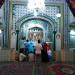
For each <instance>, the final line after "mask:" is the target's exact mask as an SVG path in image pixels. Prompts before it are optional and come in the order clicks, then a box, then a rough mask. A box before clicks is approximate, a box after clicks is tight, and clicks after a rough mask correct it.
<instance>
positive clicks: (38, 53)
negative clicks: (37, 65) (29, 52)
mask: <svg viewBox="0 0 75 75" xmlns="http://www.w3.org/2000/svg"><path fill="white" fill-rule="evenodd" d="M41 50H42V45H41V43H40V40H38V43H36V45H35V61H36V62H41Z"/></svg>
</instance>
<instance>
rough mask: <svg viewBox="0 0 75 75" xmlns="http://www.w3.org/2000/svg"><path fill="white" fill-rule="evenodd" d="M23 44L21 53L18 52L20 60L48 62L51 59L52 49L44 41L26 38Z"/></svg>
mask: <svg viewBox="0 0 75 75" xmlns="http://www.w3.org/2000/svg"><path fill="white" fill-rule="evenodd" d="M24 46H25V48H24V51H23V53H20V61H23V60H24V59H25V60H27V61H36V62H40V61H42V62H49V61H50V60H51V59H52V51H51V49H50V46H48V44H47V43H46V42H43V43H41V41H40V40H38V41H37V42H34V41H33V40H26V41H25V42H24Z"/></svg>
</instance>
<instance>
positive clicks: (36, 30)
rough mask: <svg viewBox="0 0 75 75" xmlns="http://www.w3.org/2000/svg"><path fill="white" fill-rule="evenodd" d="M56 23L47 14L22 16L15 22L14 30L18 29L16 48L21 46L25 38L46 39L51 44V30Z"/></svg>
mask: <svg viewBox="0 0 75 75" xmlns="http://www.w3.org/2000/svg"><path fill="white" fill-rule="evenodd" d="M56 25H57V23H56V22H55V20H54V19H52V18H51V17H49V16H47V15H42V14H41V15H38V16H37V17H35V16H33V15H29V16H23V17H22V18H21V19H19V20H18V21H17V23H16V30H18V31H19V34H18V35H19V37H18V48H19V47H20V48H21V47H23V46H24V45H23V43H24V41H25V40H26V39H30V38H31V39H33V40H34V41H35V40H38V39H40V40H41V41H46V42H49V43H51V44H53V40H54V39H53V31H54V28H55V26H56Z"/></svg>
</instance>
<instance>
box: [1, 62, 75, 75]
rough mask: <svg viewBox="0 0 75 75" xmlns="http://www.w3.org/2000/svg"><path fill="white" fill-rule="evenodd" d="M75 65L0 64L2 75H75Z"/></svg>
mask: <svg viewBox="0 0 75 75" xmlns="http://www.w3.org/2000/svg"><path fill="white" fill-rule="evenodd" d="M74 71H75V65H70V64H50V63H28V62H9V63H8V62H7V63H0V75H75V72H74Z"/></svg>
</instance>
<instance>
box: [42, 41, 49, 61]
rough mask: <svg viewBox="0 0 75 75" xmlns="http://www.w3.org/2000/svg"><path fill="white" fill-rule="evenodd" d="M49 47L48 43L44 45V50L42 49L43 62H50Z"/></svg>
mask: <svg viewBox="0 0 75 75" xmlns="http://www.w3.org/2000/svg"><path fill="white" fill-rule="evenodd" d="M47 47H48V45H47V43H46V42H44V43H43V44H42V48H43V49H42V52H41V55H42V62H48V54H47Z"/></svg>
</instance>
